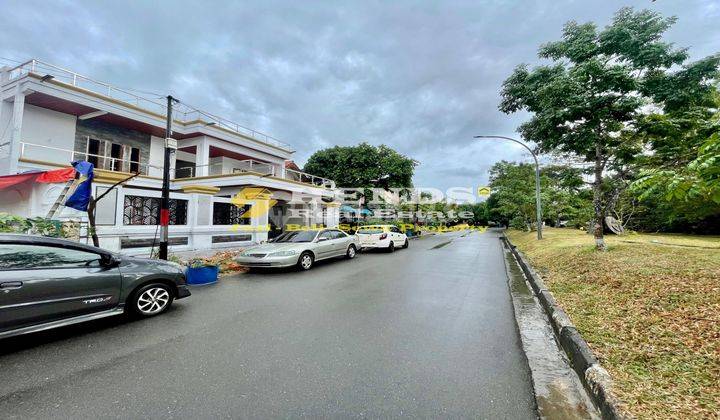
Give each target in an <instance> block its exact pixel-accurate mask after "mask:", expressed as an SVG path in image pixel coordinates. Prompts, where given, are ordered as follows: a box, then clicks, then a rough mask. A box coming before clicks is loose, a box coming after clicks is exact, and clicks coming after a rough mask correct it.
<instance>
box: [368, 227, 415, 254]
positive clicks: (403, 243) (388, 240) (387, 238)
mask: <svg viewBox="0 0 720 420" xmlns="http://www.w3.org/2000/svg"><path fill="white" fill-rule="evenodd" d="M355 235H357V237H358V240H359V242H360V249H368V248H381V249H385V250H387V251H388V252H393V251H395V249H396V248H407V247H408V246H410V241H409V240H408V237H407V235H405V234H404V233H403V232H402V231H401V230H400V229H399V228H398V227H397V226H394V225H370V226H360V227H359V228H358V230H357V232H355Z"/></svg>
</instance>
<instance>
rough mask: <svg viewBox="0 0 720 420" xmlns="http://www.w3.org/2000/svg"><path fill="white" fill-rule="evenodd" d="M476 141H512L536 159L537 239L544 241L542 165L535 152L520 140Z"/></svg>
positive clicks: (494, 137) (480, 137)
mask: <svg viewBox="0 0 720 420" xmlns="http://www.w3.org/2000/svg"><path fill="white" fill-rule="evenodd" d="M475 138H476V139H503V140H510V141H512V142H515V143H517V144H519V145H520V146H522V147H524V148H526V149H527V150H528V152H530V154H531V155H532V157H533V159H535V212H536V216H537V238H538V240H540V239H542V203H541V201H540V163H538V158H537V155H536V154H535V152H533V151H532V149H531V148H529V147H528V146H527V144H525V143H523V142H521V141H520V140H515V139H513V138H510V137H505V136H475Z"/></svg>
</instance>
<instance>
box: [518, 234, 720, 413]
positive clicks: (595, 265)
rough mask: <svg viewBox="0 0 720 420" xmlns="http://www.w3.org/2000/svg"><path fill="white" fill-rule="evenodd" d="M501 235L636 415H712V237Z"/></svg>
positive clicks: (716, 367)
mask: <svg viewBox="0 0 720 420" xmlns="http://www.w3.org/2000/svg"><path fill="white" fill-rule="evenodd" d="M544 233H545V235H544V236H545V239H543V240H542V241H540V242H538V241H537V240H535V237H534V236H535V233H525V232H518V231H511V232H509V233H508V236H509V237H510V239H511V241H512V242H513V244H515V245H517V246H518V247H519V248H520V249H521V250H522V251H523V252H524V253H525V254H526V255H527V257H528V258H529V259H530V261H531V262H532V263H533V265H534V267H535V268H536V270H538V271H539V272H540V273H541V275H542V276H543V279H544V280H545V282H546V284H547V285H548V287H549V288H550V289H551V290H552V292H553V294H554V295H555V298H556V299H557V301H558V302H559V303H560V305H562V307H563V308H564V309H565V310H566V311H567V312H568V314H569V315H570V318H571V319H572V321H573V323H574V324H575V325H576V326H577V328H578V330H579V331H580V332H581V333H582V335H583V337H585V339H586V340H587V341H588V343H589V344H590V347H591V348H592V349H593V351H594V352H595V354H596V355H597V356H598V358H599V359H600V362H601V363H602V364H603V366H604V367H605V368H606V369H607V370H608V371H609V372H610V374H611V375H612V377H613V380H614V382H615V393H616V395H617V397H618V398H620V400H621V401H623V404H624V407H623V409H625V410H626V411H628V412H629V413H631V414H632V415H634V416H636V417H638V418H663V419H664V418H718V417H720V237H709V236H690V235H659V234H652V235H648V234H628V235H624V236H622V237H618V236H608V237H606V242H607V244H608V251H607V252H596V251H594V250H593V239H592V237H591V236H589V235H587V234H586V233H585V232H583V231H579V230H572V229H547V230H546V231H545V232H544Z"/></svg>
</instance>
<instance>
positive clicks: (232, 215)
mask: <svg viewBox="0 0 720 420" xmlns="http://www.w3.org/2000/svg"><path fill="white" fill-rule="evenodd" d="M250 207H252V206H250V205H249V204H247V205H244V206H236V205H235V204H233V203H219V202H215V203H213V225H249V224H250V217H243V215H244V214H245V213H246V212H248V211H249V210H250ZM248 216H249V214H248Z"/></svg>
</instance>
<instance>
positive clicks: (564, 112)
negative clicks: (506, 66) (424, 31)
mask: <svg viewBox="0 0 720 420" xmlns="http://www.w3.org/2000/svg"><path fill="white" fill-rule="evenodd" d="M674 22H675V18H663V17H662V16H661V15H659V14H658V13H656V12H653V11H648V10H643V11H634V10H633V9H632V8H623V9H621V10H620V11H619V12H618V13H617V14H616V15H615V18H614V19H613V22H612V23H611V24H610V25H609V26H607V27H605V28H604V29H602V30H598V29H597V27H596V25H595V24H593V23H585V24H578V23H576V22H569V23H567V24H566V25H565V27H564V30H563V36H562V38H563V39H562V40H560V41H557V42H551V43H548V44H546V45H543V46H542V47H541V48H540V50H539V54H538V55H539V56H540V57H541V58H545V59H550V60H553V61H554V63H553V64H550V65H541V66H538V67H536V68H534V69H532V70H530V69H529V68H528V67H527V66H526V65H521V66H518V67H517V68H516V69H515V71H514V73H513V74H512V75H511V76H510V77H509V78H508V79H507V80H506V81H505V82H504V84H503V89H502V98H503V99H502V102H501V104H500V110H501V111H503V112H505V113H514V112H517V111H521V110H526V111H529V112H531V113H532V117H531V119H530V121H528V122H526V123H524V124H522V125H521V126H520V128H519V131H520V133H522V135H523V136H524V137H525V138H527V139H532V140H534V141H535V142H536V143H537V145H538V149H539V151H541V152H562V153H569V154H572V155H576V156H579V157H581V158H582V159H584V160H585V161H587V162H591V163H592V164H593V173H594V183H593V207H594V213H595V223H596V227H595V237H596V239H597V244H598V247H599V248H604V243H603V239H602V231H603V229H602V220H603V217H604V215H605V205H604V204H605V203H603V195H602V185H603V176H604V171H605V170H606V169H608V168H611V167H612V166H613V165H622V164H624V163H627V162H631V161H632V160H633V156H634V155H635V154H636V153H638V152H639V151H640V150H641V144H640V138H639V137H638V136H634V135H632V130H635V129H637V127H639V126H640V123H641V122H642V121H643V120H645V118H644V114H643V113H642V109H643V106H646V105H648V104H652V105H654V106H656V107H658V108H660V109H665V110H673V111H674V110H682V109H685V108H687V107H690V106H694V105H697V104H698V103H702V102H703V101H704V99H703V98H705V97H707V96H708V95H711V94H712V91H713V89H712V82H713V79H714V78H716V76H717V69H718V61H719V60H720V57H717V56H713V57H709V58H706V59H703V60H700V61H698V62H695V63H690V64H686V63H685V62H686V60H687V58H688V54H687V51H686V50H685V49H677V48H675V47H674V46H673V45H672V44H670V43H667V42H664V41H663V40H662V36H663V34H664V32H665V31H666V30H667V29H669V28H670V26H672V24H673V23H674Z"/></svg>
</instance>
